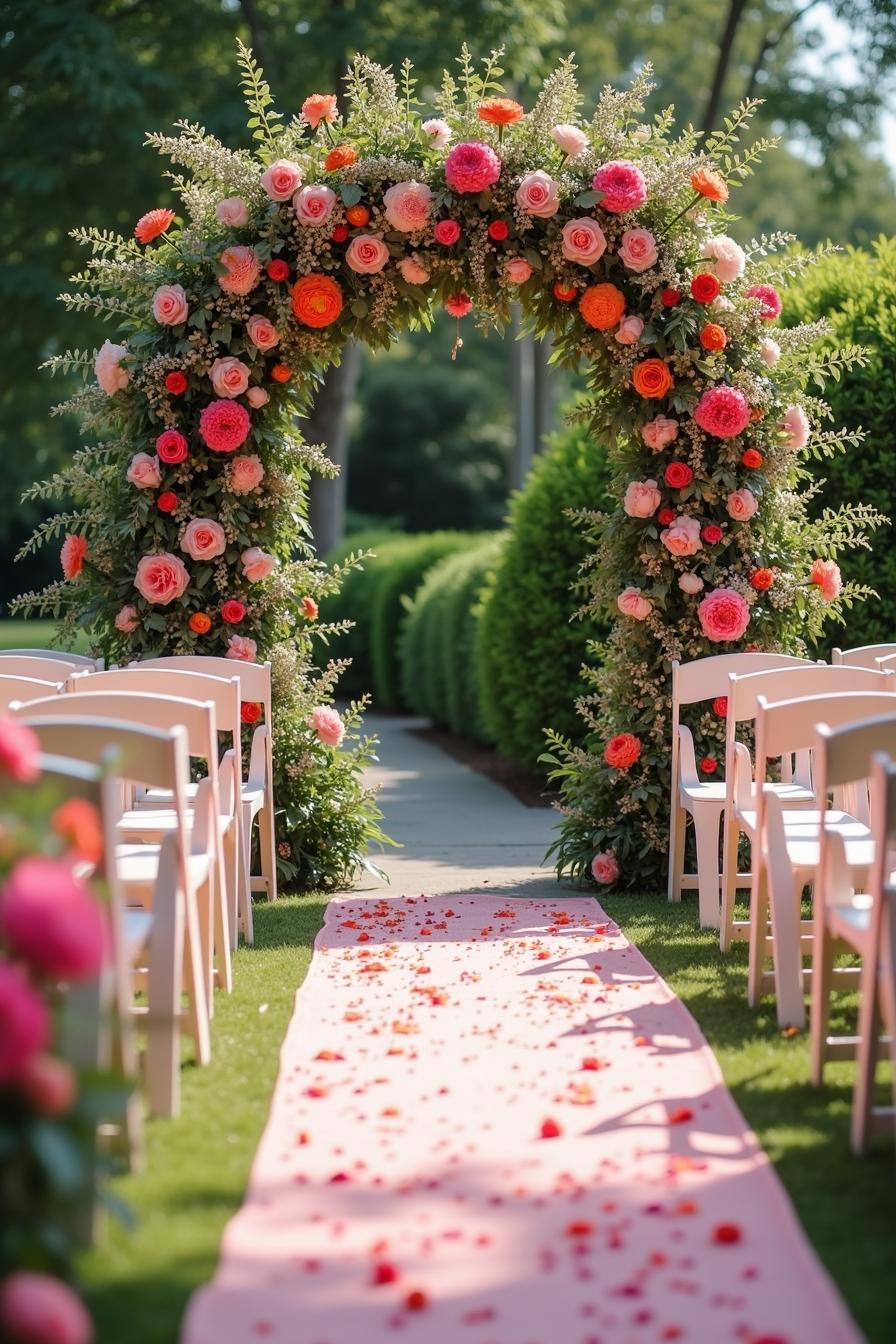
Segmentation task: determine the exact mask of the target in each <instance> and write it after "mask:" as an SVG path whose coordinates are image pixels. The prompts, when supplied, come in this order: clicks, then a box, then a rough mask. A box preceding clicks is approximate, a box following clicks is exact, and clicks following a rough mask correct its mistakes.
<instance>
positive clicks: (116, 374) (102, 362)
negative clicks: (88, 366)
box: [93, 341, 131, 397]
mask: <svg viewBox="0 0 896 1344" xmlns="http://www.w3.org/2000/svg"><path fill="white" fill-rule="evenodd" d="M127 353H128V348H127V346H126V345H113V344H112V342H111V341H104V342H103V344H102V345H101V346H100V348H99V350H97V352H96V359H95V360H94V361H93V371H94V373H95V374H96V380H97V382H98V383H99V385H100V387H101V388H102V389H103V391H104V392H105V394H106V396H107V397H114V396H115V393H116V392H120V391H121V389H122V388H123V387H127V385H128V383H129V382H130V381H131V375H130V374H129V373H128V371H127V369H123V368H122V367H121V361H122V360H123V359H125V358H126V357H127Z"/></svg>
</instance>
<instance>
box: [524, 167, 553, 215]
mask: <svg viewBox="0 0 896 1344" xmlns="http://www.w3.org/2000/svg"><path fill="white" fill-rule="evenodd" d="M516 203H517V205H518V206H519V207H520V209H521V210H525V212H526V214H527V215H534V216H535V218H536V219H551V218H552V217H553V216H554V215H556V213H557V211H558V210H559V209H560V189H559V187H558V186H557V183H556V182H555V181H554V179H553V178H552V177H551V176H550V174H549V173H546V172H544V171H543V170H542V169H541V168H537V169H536V170H535V172H533V173H526V176H525V177H524V178H523V180H522V181H521V182H520V184H519V186H518V187H517V189H516Z"/></svg>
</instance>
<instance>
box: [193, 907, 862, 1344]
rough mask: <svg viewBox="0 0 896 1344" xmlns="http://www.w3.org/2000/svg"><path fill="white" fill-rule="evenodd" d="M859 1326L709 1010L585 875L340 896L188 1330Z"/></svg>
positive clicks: (683, 1334) (545, 1332) (292, 1338)
mask: <svg viewBox="0 0 896 1344" xmlns="http://www.w3.org/2000/svg"><path fill="white" fill-rule="evenodd" d="M223 1104H225V1102H224V1100H223V1099H222V1105H223ZM860 1338H861V1336H860V1334H859V1332H858V1330H857V1329H856V1327H855V1326H854V1325H853V1324H852V1322H851V1321H850V1319H849V1316H848V1315H847V1313H846V1310H845V1308H844V1306H843V1304H842V1302H841V1301H840V1299H839V1297H838V1296H837V1293H836V1290H835V1289H834V1287H833V1285H832V1284H831V1282H830V1280H829V1279H828V1278H827V1276H826V1274H825V1272H824V1271H823V1269H822V1268H821V1266H820V1264H819V1262H818V1261H817V1260H816V1258H815V1256H814V1254H813V1252H812V1250H811V1249H810V1247H809V1245H808V1243H807V1241H806V1238H805V1236H804V1234H803V1233H802V1231H801V1229H800V1227H799V1225H798V1223H797V1221H796V1219H795V1217H794V1214H793V1211H792V1209H791V1207H790V1204H789V1202H788V1200H787V1197H786V1196H785V1194H784V1192H783V1190H782V1188H781V1186H780V1184H779V1182H778V1180H777V1178H776V1176H775V1174H774V1172H773V1170H772V1169H771V1167H770V1166H769V1164H768V1162H767V1160H766V1159H765V1157H764V1155H763V1153H762V1152H761V1150H760V1149H759V1146H758V1143H757V1140H756V1137H755V1135H753V1134H752V1133H751V1132H750V1130H749V1129H748V1128H747V1126H746V1124H745V1122H744V1120H743V1117H742V1116H741V1115H740V1113H739V1111H738V1110H737V1108H736V1106H735V1105H734V1102H733V1101H732V1099H731V1097H730V1096H729V1094H728V1092H727V1090H726V1088H725V1086H724V1084H723V1082H722V1079H721V1075H720V1073H719V1069H718V1066H717V1064H716V1061H715V1059H714V1057H713V1055H712V1053H711V1051H710V1049H709V1047H708V1046H707V1045H706V1042H705V1041H704V1039H703V1037H702V1036H701V1034H700V1032H699V1030H698V1028H697V1026H696V1023H695V1022H694V1021H693V1019H692V1018H691V1016H690V1015H689V1014H688V1012H687V1011H686V1009H685V1008H684V1006H683V1005H682V1004H681V1003H680V1001H679V1000H678V999H677V998H676V997H675V996H674V995H673V993H672V992H671V990H670V989H669V988H668V986H667V985H666V984H664V982H663V981H662V980H660V979H659V977H658V976H657V974H656V972H655V971H654V970H653V969H652V967H651V966H650V965H649V964H648V963H647V962H646V961H645V959H644V958H643V957H642V956H641V954H640V952H638V950H637V949H636V948H634V947H632V946H631V944H630V943H628V941H627V940H626V939H625V938H624V937H623V935H622V934H621V933H620V932H619V931H618V929H617V928H616V926H615V925H613V924H612V923H611V922H610V921H608V919H607V918H606V916H605V915H604V914H603V912H602V911H601V909H600V907H599V906H598V905H597V903H596V902H595V901H592V900H583V899H580V900H574V899H573V900H542V901H536V900H520V901H513V900H508V899H506V898H504V899H503V900H499V899H496V898H495V897H493V896H467V897H461V898H457V897H454V898H452V899H449V898H448V897H443V896H439V897H432V898H422V897H421V898H420V899H416V900H415V899H413V898H401V897H389V898H385V899H377V898H369V899H362V898H354V899H347V900H341V901H334V902H333V903H332V904H331V905H330V907H329V909H328V911H327V916H326V924H325V926H324V928H323V929H322V930H321V932H320V934H319V935H318V938H317V943H316V947H315V954H314V959H313V962H312V966H311V970H310V972H309V975H308V979H307V980H306V982H305V984H304V986H303V987H302V989H301V991H300V993H299V995H298V999H297V1004H296V1011H295V1015H294V1017H293V1020H292V1022H291V1024H290V1027H289V1031H288V1033H287V1036H286V1040H285V1042H284V1045H283V1051H282V1057H281V1067H280V1077H279V1080H278V1083H277V1088H276V1091H275V1094H274V1099H273V1104H272V1110H271V1115H270V1118H269V1121H268V1125H267V1129H266V1130H265V1133H264V1136H263V1138H262V1141H261V1144H260V1146H259V1150H258V1153H257V1155H256V1158H255V1164H254V1167H253V1170H252V1176H251V1181H250V1185H249V1191H248V1194H247V1196H246V1202H245V1204H244V1205H243V1207H242V1208H241V1209H240V1211H239V1212H238V1213H237V1215H236V1216H235V1217H234V1218H233V1219H232V1221H231V1222H230V1223H229V1225H228V1227H227V1229H226V1231H225V1234H224V1238H223V1243H222V1248H221V1262H220V1265H219V1267H218V1271H217V1274H216V1276H215V1278H214V1280H213V1282H212V1283H211V1284H209V1285H208V1286H207V1287H205V1288H203V1289H202V1290H201V1291H200V1292H199V1293H197V1294H196V1296H195V1297H194V1298H193V1301H192V1303H191V1306H190V1309H189V1312H188V1315H187V1319H186V1322H185V1326H184V1333H183V1340H184V1344H257V1341H258V1340H265V1341H270V1344H385V1342H386V1341H388V1344H424V1342H425V1344H455V1341H457V1342H458V1344H648V1342H649V1344H661V1342H662V1341H668V1340H683V1341H692V1342H693V1344H725V1342H726V1341H732V1342H733V1344H841V1341H847V1340H849V1341H855V1340H859V1339H860Z"/></svg>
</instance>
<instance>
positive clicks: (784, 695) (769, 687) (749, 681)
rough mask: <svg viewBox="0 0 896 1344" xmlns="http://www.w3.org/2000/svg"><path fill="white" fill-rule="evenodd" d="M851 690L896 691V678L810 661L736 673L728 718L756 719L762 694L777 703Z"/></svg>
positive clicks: (856, 668)
mask: <svg viewBox="0 0 896 1344" xmlns="http://www.w3.org/2000/svg"><path fill="white" fill-rule="evenodd" d="M850 691H870V692H875V691H878V692H879V691H891V692H896V680H894V681H890V679H889V677H886V678H885V679H883V678H882V674H881V673H880V671H879V670H878V669H876V668H866V667H830V666H828V664H827V663H806V664H804V665H803V666H802V667H783V668H778V669H775V670H771V671H768V672H756V673H753V674H750V675H748V676H741V675H738V674H735V675H734V676H732V677H730V678H729V686H728V718H729V721H730V722H731V721H733V722H736V723H744V722H746V721H747V720H749V719H755V718H756V711H757V707H758V704H759V699H760V696H762V697H764V698H765V700H766V702H767V703H768V704H774V703H776V702H777V701H781V700H796V699H797V698H798V697H800V696H818V695H839V694H842V693H845V692H850Z"/></svg>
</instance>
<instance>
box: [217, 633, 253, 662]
mask: <svg viewBox="0 0 896 1344" xmlns="http://www.w3.org/2000/svg"><path fill="white" fill-rule="evenodd" d="M257 652H258V645H257V644H256V643H255V640H254V639H247V638H246V636H245V635H231V636H230V638H229V639H228V641H227V652H226V653H225V655H224V657H225V658H234V659H236V661H237V662H240V663H254V662H255V655H256V653H257Z"/></svg>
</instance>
